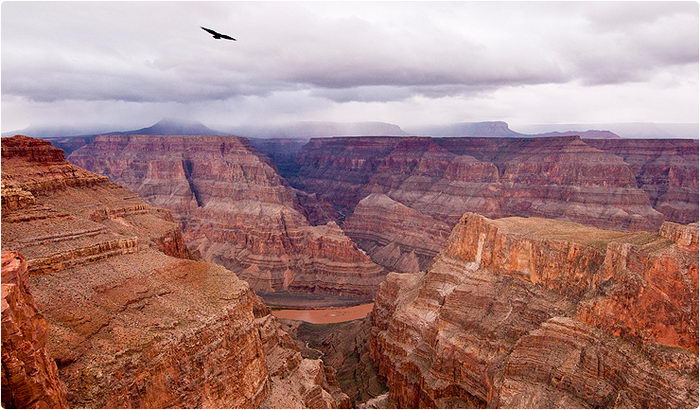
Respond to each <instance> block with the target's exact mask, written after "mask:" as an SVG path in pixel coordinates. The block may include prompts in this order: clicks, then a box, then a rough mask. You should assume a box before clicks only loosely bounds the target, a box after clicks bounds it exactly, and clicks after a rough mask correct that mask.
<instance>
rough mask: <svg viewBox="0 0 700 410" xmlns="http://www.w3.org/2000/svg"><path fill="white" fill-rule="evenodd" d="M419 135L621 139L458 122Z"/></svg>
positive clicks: (426, 129)
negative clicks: (524, 131)
mask: <svg viewBox="0 0 700 410" xmlns="http://www.w3.org/2000/svg"><path fill="white" fill-rule="evenodd" d="M412 131H414V132H415V133H416V134H419V135H429V136H432V137H533V138H534V137H561V136H566V135H578V136H580V137H581V138H620V136H619V135H617V134H615V133H614V132H611V131H608V130H591V129H589V130H587V131H564V132H561V131H548V132H543V133H538V134H525V133H521V132H517V131H513V130H512V129H510V126H509V125H508V123H507V122H505V121H481V122H458V123H454V124H448V125H433V126H425V127H417V128H416V129H414V130H412Z"/></svg>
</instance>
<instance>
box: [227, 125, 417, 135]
mask: <svg viewBox="0 0 700 410" xmlns="http://www.w3.org/2000/svg"><path fill="white" fill-rule="evenodd" d="M232 131H233V133H234V134H235V135H239V136H241V137H250V138H311V137H334V136H405V135H409V134H408V133H406V131H404V130H402V129H401V127H399V126H398V125H396V124H391V123H387V122H378V121H365V122H333V121H299V122H294V123H290V124H279V125H272V126H259V127H257V126H242V127H238V128H235V129H233V130H232Z"/></svg>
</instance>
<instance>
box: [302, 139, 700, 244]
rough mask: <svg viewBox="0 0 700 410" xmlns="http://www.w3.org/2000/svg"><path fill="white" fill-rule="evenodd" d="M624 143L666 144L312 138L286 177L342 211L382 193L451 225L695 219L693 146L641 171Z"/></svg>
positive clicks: (605, 224) (619, 225)
mask: <svg viewBox="0 0 700 410" xmlns="http://www.w3.org/2000/svg"><path fill="white" fill-rule="evenodd" d="M619 141H623V142H622V143H620V144H619V145H620V146H621V147H626V148H625V149H626V150H627V151H628V152H631V153H635V152H640V153H643V152H644V151H645V150H646V151H647V152H648V151H653V152H657V153H658V151H663V152H665V151H664V150H663V148H659V147H657V146H656V145H657V144H656V141H654V140H638V141H639V142H637V143H636V145H634V144H627V145H625V144H626V143H625V142H624V140H615V141H614V142H606V141H605V140H597V141H594V142H592V140H585V141H584V140H581V139H580V138H579V137H548V138H418V137H407V138H391V137H358V138H318V139H316V138H315V139H312V140H311V141H310V142H309V143H308V144H307V145H305V146H304V147H303V148H302V150H301V151H300V154H299V158H298V164H299V166H300V168H299V170H298V172H296V173H295V174H294V175H290V181H291V182H292V184H293V185H294V186H296V187H299V188H301V189H304V190H306V191H308V192H314V193H317V194H319V195H320V196H321V197H322V198H324V199H326V200H328V201H330V202H332V203H333V204H334V205H336V206H339V207H341V208H344V209H346V213H350V211H351V210H352V209H354V207H355V206H356V205H357V203H358V202H359V201H360V200H361V199H362V198H364V197H365V196H367V195H368V194H370V193H373V192H381V193H384V194H386V195H388V196H389V197H390V198H392V199H393V200H395V201H398V202H401V203H403V204H404V205H406V206H409V207H411V208H414V209H416V210H417V211H419V212H421V213H424V214H426V215H428V216H430V217H433V218H436V219H438V220H442V221H443V222H446V223H448V224H454V223H456V222H457V221H458V220H459V217H460V216H461V215H462V214H463V213H464V212H467V211H470V212H477V213H479V214H483V215H486V216H488V217H496V218H498V217H507V216H538V217H546V218H555V219H562V220H570V221H575V222H580V223H585V224H589V225H593V226H598V227H602V228H608V229H621V230H629V231H634V230H645V229H646V230H656V229H658V227H659V226H660V224H661V222H662V221H663V219H664V215H666V217H667V218H670V219H671V220H675V221H678V222H683V223H687V222H693V220H692V217H689V216H688V215H691V213H692V209H697V192H696V191H697V164H694V165H690V164H691V163H693V161H695V163H696V162H697V158H695V157H696V156H697V149H696V148H695V151H693V150H692V148H691V149H681V150H680V151H674V153H673V154H672V155H669V154H664V155H661V156H658V158H657V159H658V161H660V163H659V162H657V163H656V165H660V167H658V166H656V165H653V166H652V164H647V165H645V166H644V167H642V168H643V170H640V169H641V168H639V166H638V165H637V164H636V162H635V161H636V160H634V159H632V158H633V155H627V154H625V153H624V152H623V151H624V150H621V149H614V148H615V147H617V145H614V144H616V143H618V142H619ZM606 144H607V145H606ZM666 145H667V146H668V144H666ZM618 154H619V155H618ZM645 155H646V154H645ZM652 157H653V155H652ZM673 157H678V158H681V159H682V160H681V162H679V161H676V160H672V158H673ZM647 158H648V156H647ZM654 158H656V157H654ZM654 161H656V160H654ZM652 162H653V161H652ZM671 162H672V163H673V164H678V165H673V166H671V165H670V163H671ZM664 167H665V168H664ZM675 187H679V188H675ZM688 190H690V191H688ZM652 191H653V192H652ZM654 192H656V193H654ZM663 192H667V193H668V197H664V196H663V195H664V194H663ZM692 192H695V195H694V196H693V195H691V194H692ZM664 198H665V199H664ZM655 207H656V208H655ZM669 207H670V208H669ZM671 208H673V209H676V211H671V210H670V209H671ZM665 209H667V211H666V210H665ZM662 212H663V214H662ZM684 212H685V213H686V216H682V215H681V214H683V213H684ZM696 214H697V212H695V214H693V215H694V216H693V217H695V218H696V217H697V215H696ZM689 218H691V219H689Z"/></svg>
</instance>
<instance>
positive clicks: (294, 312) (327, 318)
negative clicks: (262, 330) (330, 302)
mask: <svg viewBox="0 0 700 410" xmlns="http://www.w3.org/2000/svg"><path fill="white" fill-rule="evenodd" d="M373 307H374V303H365V304H364V305H357V306H349V307H339V308H327V309H280V310H273V311H272V314H273V315H275V316H276V317H278V318H280V319H292V320H302V321H304V322H309V323H316V324H325V323H340V322H346V321H348V320H355V319H362V318H363V317H365V316H367V315H368V314H369V312H371V311H372V308H373Z"/></svg>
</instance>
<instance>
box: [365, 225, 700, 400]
mask: <svg viewBox="0 0 700 410" xmlns="http://www.w3.org/2000/svg"><path fill="white" fill-rule="evenodd" d="M697 235H698V227H697V224H691V225H679V224H674V223H665V224H664V225H663V226H662V227H661V229H660V230H659V232H635V233H629V232H618V231H606V230H602V229H597V228H593V227H588V226H583V225H579V224H576V223H571V222H563V221H557V220H548V219H540V218H518V217H513V218H504V219H496V220H491V219H487V218H485V217H482V216H479V215H476V214H471V213H468V214H465V215H464V217H463V218H461V219H460V221H459V223H458V224H457V225H456V226H455V227H454V229H453V230H452V233H451V235H450V237H449V240H448V243H447V246H446V247H445V249H444V250H443V251H442V252H441V253H440V254H439V255H438V256H437V258H436V259H435V261H434V262H433V264H432V265H431V266H430V268H429V269H428V270H427V271H426V272H421V273H417V274H399V273H391V274H389V275H388V276H387V279H386V280H385V281H384V282H383V283H382V284H381V286H380V288H379V291H378V293H377V298H376V304H375V309H374V311H373V312H372V314H371V321H372V332H371V337H370V351H371V354H372V357H373V358H374V359H375V361H376V362H377V365H378V367H379V371H380V374H382V375H383V376H384V377H386V379H387V385H388V386H389V389H390V390H389V391H390V398H391V399H392V400H393V401H394V402H395V403H397V405H398V406H400V407H474V406H476V407H504V408H512V407H523V408H528V407H530V408H533V407H534V408H547V407H569V408H579V407H642V408H644V407H695V406H697V404H698V402H697V400H698V366H697V361H698V356H697V343H698V246H697ZM650 386H653V388H652V387H650Z"/></svg>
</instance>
